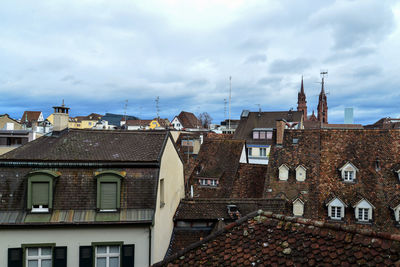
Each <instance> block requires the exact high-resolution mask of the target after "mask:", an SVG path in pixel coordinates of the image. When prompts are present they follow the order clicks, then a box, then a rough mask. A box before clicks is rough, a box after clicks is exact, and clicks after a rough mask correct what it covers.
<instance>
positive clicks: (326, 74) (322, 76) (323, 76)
mask: <svg viewBox="0 0 400 267" xmlns="http://www.w3.org/2000/svg"><path fill="white" fill-rule="evenodd" d="M320 75H321V78H322V82H321V84H322V88H324V85H325V77H328V70H321V72H320ZM324 90H325V89H324ZM326 94H327V95H329V92H327V93H326Z"/></svg>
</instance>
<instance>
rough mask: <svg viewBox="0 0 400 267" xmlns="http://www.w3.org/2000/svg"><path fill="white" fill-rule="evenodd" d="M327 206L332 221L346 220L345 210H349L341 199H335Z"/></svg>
mask: <svg viewBox="0 0 400 267" xmlns="http://www.w3.org/2000/svg"><path fill="white" fill-rule="evenodd" d="M326 206H327V207H328V217H329V218H331V219H332V220H342V219H343V218H344V209H345V208H347V205H346V203H344V202H343V201H342V200H341V199H340V198H338V197H335V198H334V199H332V200H331V201H329V202H328V203H327V204H326Z"/></svg>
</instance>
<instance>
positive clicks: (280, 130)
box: [276, 120, 285, 145]
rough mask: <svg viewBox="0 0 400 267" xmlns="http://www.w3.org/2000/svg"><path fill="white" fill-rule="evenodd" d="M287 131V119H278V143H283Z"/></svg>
mask: <svg viewBox="0 0 400 267" xmlns="http://www.w3.org/2000/svg"><path fill="white" fill-rule="evenodd" d="M284 133H285V121H284V120H277V121H276V144H277V145H282V144H283V135H284Z"/></svg>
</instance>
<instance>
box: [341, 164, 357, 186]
mask: <svg viewBox="0 0 400 267" xmlns="http://www.w3.org/2000/svg"><path fill="white" fill-rule="evenodd" d="M339 171H340V172H341V174H342V179H343V181H344V182H354V180H355V179H356V174H357V172H358V169H357V167H356V166H354V165H353V164H352V163H351V162H347V163H346V164H344V165H343V167H342V168H340V169H339Z"/></svg>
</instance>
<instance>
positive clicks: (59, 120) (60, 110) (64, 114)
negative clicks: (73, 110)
mask: <svg viewBox="0 0 400 267" xmlns="http://www.w3.org/2000/svg"><path fill="white" fill-rule="evenodd" d="M53 108H54V113H53V132H60V131H62V130H64V129H66V128H68V120H69V114H68V112H69V108H67V107H66V106H65V105H64V100H63V103H62V105H61V106H55V107H53Z"/></svg>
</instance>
